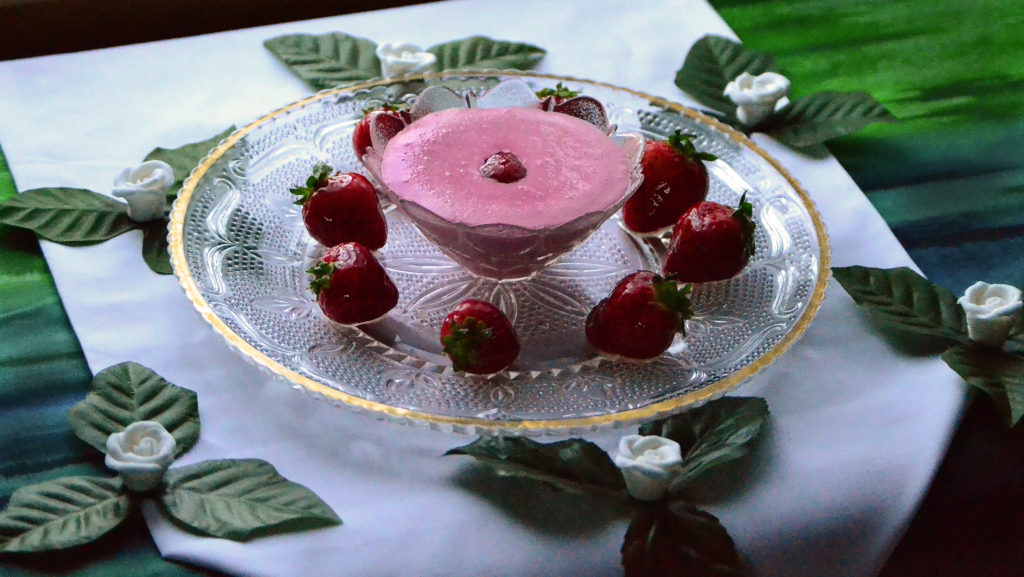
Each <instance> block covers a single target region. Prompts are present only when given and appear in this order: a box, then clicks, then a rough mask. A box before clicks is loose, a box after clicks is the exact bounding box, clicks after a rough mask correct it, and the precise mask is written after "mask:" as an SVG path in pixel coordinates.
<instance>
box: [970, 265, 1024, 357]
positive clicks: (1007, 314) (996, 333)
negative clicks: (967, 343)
mask: <svg viewBox="0 0 1024 577" xmlns="http://www.w3.org/2000/svg"><path fill="white" fill-rule="evenodd" d="M956 302H957V303H959V304H960V306H961V307H963V309H964V312H965V313H967V334H968V336H970V337H971V340H973V341H974V342H977V343H980V344H983V345H987V346H990V347H1001V346H1002V345H1003V343H1004V342H1006V339H1007V337H1009V336H1010V330H1011V329H1012V328H1013V326H1014V325H1015V324H1016V323H1017V319H1018V318H1019V317H1020V314H1021V307H1022V306H1024V303H1022V302H1021V291H1020V289H1017V288H1016V287H1012V286H1010V285H1005V284H988V283H985V282H980V281H979V282H976V283H974V284H973V285H971V286H970V287H968V288H967V291H966V292H964V296H962V297H960V299H959V300H957V301H956Z"/></svg>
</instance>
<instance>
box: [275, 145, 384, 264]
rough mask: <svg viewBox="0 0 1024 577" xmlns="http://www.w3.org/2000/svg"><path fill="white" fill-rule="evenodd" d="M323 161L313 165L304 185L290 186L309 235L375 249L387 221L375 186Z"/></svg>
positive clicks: (326, 241)
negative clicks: (339, 170)
mask: <svg viewBox="0 0 1024 577" xmlns="http://www.w3.org/2000/svg"><path fill="white" fill-rule="evenodd" d="M332 172H334V169H332V168H331V167H330V166H328V165H327V164H325V163H323V162H320V163H317V164H316V166H314V167H313V174H312V175H310V177H309V178H308V179H306V186H302V187H298V188H293V189H292V194H294V195H297V196H298V197H299V199H298V200H296V201H295V204H298V205H301V206H302V220H303V222H305V223H306V230H307V231H309V236H311V237H313V238H314V239H316V241H317V242H319V243H320V244H322V245H324V246H334V245H336V244H341V243H343V242H358V243H359V244H362V245H363V246H366V247H368V248H370V249H373V250H377V249H378V248H380V247H382V246H384V243H385V242H387V240H388V225H387V221H385V220H384V212H383V211H381V209H380V202H379V201H378V200H377V189H376V188H374V187H373V184H371V183H370V181H369V180H367V179H366V177H365V176H363V175H361V174H358V173H355V172H349V173H347V174H341V173H339V174H335V175H334V176H331V173H332Z"/></svg>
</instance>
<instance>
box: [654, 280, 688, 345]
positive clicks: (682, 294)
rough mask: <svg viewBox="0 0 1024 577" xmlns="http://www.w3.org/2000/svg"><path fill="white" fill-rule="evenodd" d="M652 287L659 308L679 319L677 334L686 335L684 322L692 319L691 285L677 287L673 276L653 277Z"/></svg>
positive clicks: (677, 284)
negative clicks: (666, 310)
mask: <svg viewBox="0 0 1024 577" xmlns="http://www.w3.org/2000/svg"><path fill="white" fill-rule="evenodd" d="M651 285H652V286H653V287H654V298H655V299H656V300H657V302H658V303H659V304H661V306H663V307H665V308H666V309H668V310H670V311H672V312H674V313H676V316H677V318H678V319H679V332H681V333H683V334H684V335H685V334H686V320H687V319H691V318H693V306H692V304H691V303H690V291H691V290H693V287H692V286H691V285H688V284H687V285H683V286H681V287H680V286H679V283H677V282H676V277H675V275H669V276H668V277H663V276H661V275H655V276H654V278H653V279H651Z"/></svg>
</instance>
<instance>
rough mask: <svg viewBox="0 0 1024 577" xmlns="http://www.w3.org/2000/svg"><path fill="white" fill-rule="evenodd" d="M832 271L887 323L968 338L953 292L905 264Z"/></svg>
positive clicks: (893, 325) (938, 334)
mask: <svg viewBox="0 0 1024 577" xmlns="http://www.w3.org/2000/svg"><path fill="white" fill-rule="evenodd" d="M832 275H833V276H834V277H835V278H836V280H837V281H839V284H841V285H842V286H843V288H844V289H845V290H846V292H847V293H849V294H850V296H851V297H853V300H854V301H856V303H857V304H859V305H861V306H864V307H867V308H868V309H870V310H871V311H872V312H873V313H875V314H876V315H877V316H878V318H879V319H880V320H881V321H882V322H883V323H885V324H887V325H890V326H892V327H895V328H898V329H902V330H905V331H909V332H912V333H918V334H924V335H931V336H937V337H941V338H946V339H952V340H955V341H960V342H965V343H966V342H968V338H967V321H966V318H965V317H964V311H963V309H962V308H960V305H958V304H957V302H956V301H957V297H956V295H954V294H953V293H952V292H950V291H948V290H946V289H945V288H942V287H940V286H938V285H936V284H934V283H932V282H931V281H929V280H927V279H925V278H924V277H922V276H921V275H919V274H917V273H916V272H914V271H912V270H910V269H909V268H902V267H901V268H894V269H879V268H869V267H862V266H851V267H845V268H841V267H837V268H833V269H832Z"/></svg>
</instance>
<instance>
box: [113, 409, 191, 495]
mask: <svg viewBox="0 0 1024 577" xmlns="http://www.w3.org/2000/svg"><path fill="white" fill-rule="evenodd" d="M176 447H177V443H176V442H175V441H174V437H172V436H171V434H170V433H168V432H167V429H165V428H164V426H163V425H161V424H160V423H157V422H155V421H136V422H134V423H132V424H130V425H128V427H127V428H126V429H125V430H124V431H122V432H120V433H112V434H111V435H110V436H109V437H107V458H106V459H105V460H104V463H106V465H107V467H109V468H111V469H113V470H115V471H117V472H118V473H120V475H121V479H122V480H124V485H125V487H128V488H129V489H131V490H132V491H148V490H150V489H153V488H155V487H156V486H157V485H159V484H160V481H162V480H163V478H164V473H165V472H166V471H167V467H169V466H170V465H171V462H172V461H174V449H175V448H176Z"/></svg>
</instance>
